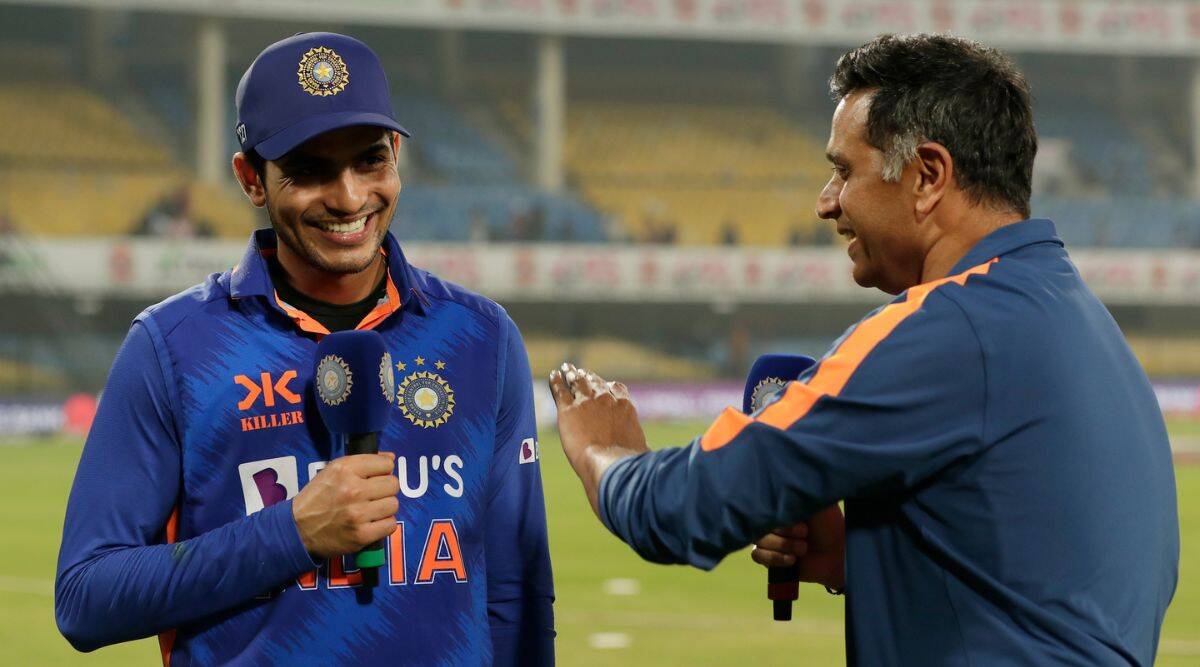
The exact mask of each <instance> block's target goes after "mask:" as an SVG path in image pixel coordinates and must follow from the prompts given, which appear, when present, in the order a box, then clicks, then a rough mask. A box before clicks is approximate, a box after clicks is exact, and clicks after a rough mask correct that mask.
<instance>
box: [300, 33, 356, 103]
mask: <svg viewBox="0 0 1200 667" xmlns="http://www.w3.org/2000/svg"><path fill="white" fill-rule="evenodd" d="M296 75H297V76H298V77H300V87H301V88H303V89H304V92H306V93H308V94H309V95H316V96H317V97H327V96H329V95H337V94H338V93H340V92H342V91H343V90H345V89H346V84H347V83H349V82H350V71H349V70H347V69H346V62H345V61H344V60H342V57H341V56H339V55H338V54H336V53H334V51H333V49H327V48H325V47H324V46H318V47H316V48H312V49H309V50H308V51H307V52H305V54H304V56H303V57H301V58H300V68H299V69H298V70H296Z"/></svg>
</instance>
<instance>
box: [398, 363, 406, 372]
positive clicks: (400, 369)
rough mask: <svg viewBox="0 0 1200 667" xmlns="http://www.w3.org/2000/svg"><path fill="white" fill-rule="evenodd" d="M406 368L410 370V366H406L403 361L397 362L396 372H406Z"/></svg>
mask: <svg viewBox="0 0 1200 667" xmlns="http://www.w3.org/2000/svg"><path fill="white" fill-rule="evenodd" d="M406 368H408V366H406V365H404V362H403V361H397V362H396V370H398V371H402V370H405V369H406Z"/></svg>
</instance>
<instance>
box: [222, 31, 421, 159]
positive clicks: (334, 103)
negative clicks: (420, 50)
mask: <svg viewBox="0 0 1200 667" xmlns="http://www.w3.org/2000/svg"><path fill="white" fill-rule="evenodd" d="M235 101H236V103H237V114H238V118H237V127H236V132H237V137H238V141H239V142H240V143H241V145H242V152H248V151H251V150H253V151H255V152H257V153H258V154H259V155H260V156H262V157H263V159H266V160H277V159H279V158H281V157H283V156H284V155H285V154H286V153H287V152H288V151H290V150H292V149H293V148H295V147H296V146H299V145H300V144H302V143H304V142H305V141H308V140H309V139H311V138H313V137H315V136H317V135H318V134H322V133H324V132H328V131H330V130H336V129H339V128H343V127H349V126H352V125H374V126H376V127H386V128H389V129H392V130H395V131H397V132H399V133H400V134H403V135H404V136H406V137H407V136H410V135H409V134H408V130H406V129H404V128H403V127H401V126H400V123H398V122H396V113H395V112H394V111H393V110H392V101H391V97H390V94H389V92H388V82H387V75H385V74H384V72H383V65H382V64H380V62H379V57H378V56H376V55H375V52H374V51H372V50H371V48H370V47H368V46H367V45H366V44H363V43H362V42H360V41H358V40H357V39H354V38H353V37H347V36H345V35H339V34H336V33H332V32H307V33H300V34H299V35H295V36H294V37H289V38H287V39H284V40H281V41H278V42H275V43H274V44H272V45H270V46H268V47H267V48H266V49H264V50H263V52H262V53H260V54H258V57H257V58H255V59H254V62H252V63H250V67H249V69H247V70H246V73H245V74H243V75H242V80H241V81H240V82H239V83H238V87H237V97H236V98H235Z"/></svg>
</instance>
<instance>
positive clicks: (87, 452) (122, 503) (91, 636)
mask: <svg viewBox="0 0 1200 667" xmlns="http://www.w3.org/2000/svg"><path fill="white" fill-rule="evenodd" d="M156 331H157V330H156V329H155V328H154V325H153V323H152V322H147V321H138V322H135V324H134V326H133V328H132V329H131V330H130V333H129V335H128V337H127V338H126V340H125V343H124V344H123V345H122V347H121V349H120V351H119V352H118V353H117V356H116V359H115V360H114V362H113V367H112V371H111V372H110V375H109V378H108V384H107V386H106V387H105V390H104V393H103V395H102V396H101V401H100V406H99V409H98V412H97V415H96V419H95V422H94V423H93V426H92V429H91V432H90V433H89V434H88V438H87V442H86V444H85V445H84V449H83V455H82V458H81V460H80V462H79V468H78V470H77V471H76V474H75V482H74V485H73V486H72V489H71V496H70V500H69V502H68V505H67V514H66V520H65V522H64V526H63V539H62V546H61V549H60V551H59V559H58V573H57V577H56V582H55V601H54V602H55V604H54V607H55V617H56V620H57V622H58V627H59V630H60V631H61V632H62V633H63V635H64V636H66V638H67V639H68V640H69V641H70V642H71V644H72V645H73V646H74V647H75V648H77V649H79V650H81V651H91V650H94V649H96V648H99V647H101V646H105V645H107V644H112V643H116V642H121V641H127V640H130V639H136V638H140V637H146V636H149V635H153V634H155V633H157V632H161V631H163V630H166V629H169V628H173V627H176V626H178V625H181V624H186V623H189V622H192V621H195V620H198V619H200V618H203V617H205V616H207V615H210V614H213V613H216V612H219V611H223V610H225V609H228V608H230V607H232V606H234V605H237V604H239V603H242V602H245V601H247V600H250V599H251V598H253V597H255V596H256V595H258V594H260V593H262V592H264V591H266V590H269V589H271V588H273V587H275V586H278V585H280V584H282V583H284V582H285V581H287V580H288V579H290V578H292V577H295V576H297V575H299V574H301V573H303V572H305V571H308V570H311V569H313V568H314V567H315V564H314V563H313V562H312V560H311V558H310V557H309V556H308V553H307V552H306V551H305V549H304V545H303V542H302V541H301V540H300V536H299V533H298V532H297V530H296V525H295V521H294V519H293V518H292V512H291V501H286V502H282V503H278V504H276V505H274V506H271V507H268V508H267V509H264V510H262V511H260V512H257V513H255V514H252V515H250V516H247V517H245V518H244V519H241V520H238V521H234V522H232V523H229V524H227V525H225V526H222V527H221V528H219V529H217V530H213V531H210V532H206V533H204V534H202V535H199V536H196V537H193V538H190V539H186V540H182V541H178V542H175V543H173V544H168V543H167V542H168V541H169V539H168V529H167V525H168V522H169V521H172V520H174V519H175V517H174V516H173V512H174V511H176V509H177V506H178V502H179V499H180V494H181V491H182V489H181V479H182V470H181V453H180V444H179V438H178V435H177V428H176V423H175V416H174V407H173V404H174V402H173V400H172V397H173V393H172V392H171V391H170V388H169V387H170V384H169V382H168V381H167V377H170V372H171V370H170V369H171V367H170V363H169V361H168V360H166V359H164V358H162V357H161V355H160V353H159V351H158V348H157V347H156V346H155V344H154V340H153V336H154V335H156Z"/></svg>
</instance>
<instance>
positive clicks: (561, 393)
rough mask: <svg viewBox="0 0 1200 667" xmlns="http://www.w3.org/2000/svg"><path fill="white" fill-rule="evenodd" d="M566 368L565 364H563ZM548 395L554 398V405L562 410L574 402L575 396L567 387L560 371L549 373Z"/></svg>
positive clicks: (564, 377)
mask: <svg viewBox="0 0 1200 667" xmlns="http://www.w3.org/2000/svg"><path fill="white" fill-rule="evenodd" d="M563 366H566V364H563ZM550 394H551V395H552V396H554V403H555V404H556V405H557V406H558V407H559V408H563V407H566V406H568V405H570V404H572V403H574V402H575V395H574V394H572V393H571V388H570V387H568V386H567V379H566V376H565V375H564V374H563V371H561V370H553V371H550Z"/></svg>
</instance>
